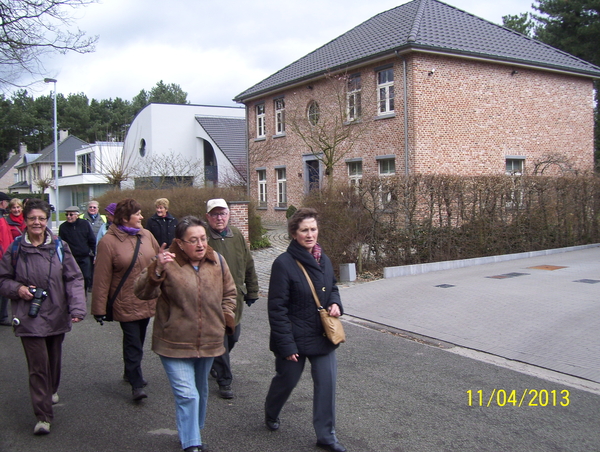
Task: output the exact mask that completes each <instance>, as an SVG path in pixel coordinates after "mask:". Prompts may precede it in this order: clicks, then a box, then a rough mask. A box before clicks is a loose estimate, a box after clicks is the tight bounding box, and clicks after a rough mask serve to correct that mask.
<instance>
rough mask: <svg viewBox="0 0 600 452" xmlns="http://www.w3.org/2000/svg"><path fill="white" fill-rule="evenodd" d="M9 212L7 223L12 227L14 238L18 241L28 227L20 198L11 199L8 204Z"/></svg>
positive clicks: (11, 231)
mask: <svg viewBox="0 0 600 452" xmlns="http://www.w3.org/2000/svg"><path fill="white" fill-rule="evenodd" d="M8 211H9V215H8V217H7V218H6V222H7V223H8V225H9V226H10V233H11V234H12V238H13V239H16V238H17V237H19V236H20V235H21V234H22V233H23V231H24V230H25V227H26V226H27V225H26V224H25V219H24V218H23V203H22V202H21V200H20V199H19V198H13V199H11V200H10V202H9V203H8Z"/></svg>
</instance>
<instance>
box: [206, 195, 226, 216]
mask: <svg viewBox="0 0 600 452" xmlns="http://www.w3.org/2000/svg"><path fill="white" fill-rule="evenodd" d="M215 207H221V208H223V209H229V206H228V205H227V202H226V201H225V200H224V199H223V198H217V199H209V200H208V202H207V203H206V213H208V212H210V211H211V210H213V209H214V208H215Z"/></svg>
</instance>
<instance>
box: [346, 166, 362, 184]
mask: <svg viewBox="0 0 600 452" xmlns="http://www.w3.org/2000/svg"><path fill="white" fill-rule="evenodd" d="M347 164H348V177H349V178H350V186H351V187H356V188H358V187H359V186H360V184H361V183H362V160H360V161H354V162H348V163H347Z"/></svg>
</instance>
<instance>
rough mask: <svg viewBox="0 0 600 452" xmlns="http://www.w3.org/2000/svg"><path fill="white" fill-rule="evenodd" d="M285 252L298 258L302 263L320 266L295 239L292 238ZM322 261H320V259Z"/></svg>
mask: <svg viewBox="0 0 600 452" xmlns="http://www.w3.org/2000/svg"><path fill="white" fill-rule="evenodd" d="M287 252H288V253H290V254H291V255H292V257H293V258H294V259H298V260H299V261H300V262H301V263H302V264H304V265H309V266H312V267H317V268H320V265H319V263H318V262H317V260H316V259H315V258H314V257H313V255H312V254H310V253H309V252H308V251H307V250H306V249H305V248H303V247H302V245H300V244H299V243H298V242H297V241H296V240H292V241H291V242H290V244H289V246H288V249H287ZM321 262H322V261H321Z"/></svg>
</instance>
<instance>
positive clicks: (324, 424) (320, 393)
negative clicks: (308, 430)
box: [265, 351, 337, 444]
mask: <svg viewBox="0 0 600 452" xmlns="http://www.w3.org/2000/svg"><path fill="white" fill-rule="evenodd" d="M307 358H308V360H309V361H310V368H311V375H312V379H313V387H314V394H313V427H314V429H315V433H316V435H317V441H319V442H320V443H323V444H333V443H336V442H337V438H336V436H335V382H336V378H337V360H336V356H335V351H333V352H331V353H329V354H328V355H318V356H300V357H299V358H298V362H294V361H288V360H287V359H285V358H279V357H278V358H275V371H276V372H277V373H276V375H275V376H274V377H273V380H271V386H270V387H269V392H268V393H267V399H266V401H265V417H266V418H267V419H270V420H276V419H277V418H278V417H279V413H280V412H281V409H282V408H283V405H285V402H287V400H288V398H289V396H290V394H291V393H292V391H293V390H294V388H295V387H296V385H297V384H298V381H300V377H301V376H302V372H303V370H304V364H305V363H306V359H307Z"/></svg>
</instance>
